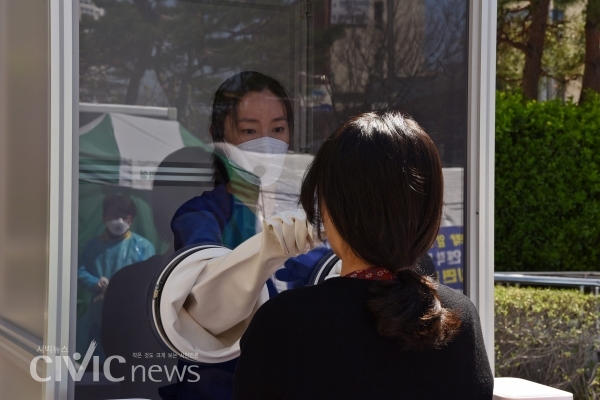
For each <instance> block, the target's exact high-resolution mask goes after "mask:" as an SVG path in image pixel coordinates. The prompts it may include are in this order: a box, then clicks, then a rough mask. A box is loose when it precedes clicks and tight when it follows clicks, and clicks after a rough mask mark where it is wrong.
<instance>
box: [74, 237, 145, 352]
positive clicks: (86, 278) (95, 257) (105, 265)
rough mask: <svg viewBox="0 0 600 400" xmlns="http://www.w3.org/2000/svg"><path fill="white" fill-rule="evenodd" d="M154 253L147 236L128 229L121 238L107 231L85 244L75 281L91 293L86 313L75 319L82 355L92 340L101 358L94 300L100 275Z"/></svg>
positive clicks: (99, 312)
mask: <svg viewBox="0 0 600 400" xmlns="http://www.w3.org/2000/svg"><path fill="white" fill-rule="evenodd" d="M154 254H155V249H154V246H153V245H152V243H150V242H149V241H148V239H146V238H144V237H142V236H140V235H138V234H135V233H133V232H131V231H129V232H127V233H126V234H125V235H124V236H123V237H122V238H118V239H111V238H110V237H109V236H108V235H107V234H106V233H105V234H103V235H100V236H98V237H96V238H94V239H92V240H90V241H89V243H88V244H87V245H86V246H85V249H84V250H83V253H82V255H81V257H80V260H79V268H78V273H77V280H78V283H79V285H80V286H81V287H82V288H83V289H85V290H87V291H89V292H90V293H91V294H92V301H91V303H90V304H89V307H88V309H87V310H86V312H85V313H84V314H83V315H82V316H81V318H79V319H78V321H77V344H76V349H77V352H79V353H80V354H81V355H82V356H84V355H85V354H86V352H87V349H88V346H89V345H90V342H91V341H92V340H96V342H97V343H98V348H97V349H96V352H95V353H94V354H95V355H100V356H101V361H102V360H103V359H104V354H103V353H104V352H103V351H102V346H101V345H100V323H101V320H102V303H103V302H102V301H101V300H100V301H93V298H94V297H96V296H97V295H98V294H99V293H100V291H99V290H98V289H97V287H96V285H97V284H98V280H99V279H100V278H101V277H105V278H107V279H108V280H109V281H110V279H111V278H112V276H113V275H114V274H115V273H116V272H117V271H118V270H120V269H121V268H123V267H125V266H127V265H131V264H133V263H136V262H139V261H144V260H146V259H148V258H150V257H151V256H153V255H154Z"/></svg>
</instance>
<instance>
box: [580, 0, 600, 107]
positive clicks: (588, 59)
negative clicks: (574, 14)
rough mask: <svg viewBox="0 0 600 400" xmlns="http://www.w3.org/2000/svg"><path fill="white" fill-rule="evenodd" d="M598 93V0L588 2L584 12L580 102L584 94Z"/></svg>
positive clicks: (599, 13)
mask: <svg viewBox="0 0 600 400" xmlns="http://www.w3.org/2000/svg"><path fill="white" fill-rule="evenodd" d="M588 90H593V91H594V92H596V93H600V0H588V2H587V7H586V10H585V67H584V71H583V81H582V83H581V97H580V101H585V98H586V92H587V91H588Z"/></svg>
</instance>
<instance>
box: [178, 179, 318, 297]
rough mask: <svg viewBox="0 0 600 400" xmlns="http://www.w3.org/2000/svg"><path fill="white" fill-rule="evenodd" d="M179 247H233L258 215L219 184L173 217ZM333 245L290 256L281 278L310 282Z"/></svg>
mask: <svg viewBox="0 0 600 400" xmlns="http://www.w3.org/2000/svg"><path fill="white" fill-rule="evenodd" d="M171 230H172V231H173V234H174V238H175V239H174V240H175V250H176V251H177V250H179V249H182V248H183V247H186V246H190V245H195V244H203V243H218V244H222V245H225V246H227V247H229V248H231V249H234V248H236V247H237V246H238V245H240V244H241V243H243V242H245V241H246V240H248V239H249V238H251V237H252V236H254V235H255V234H256V233H257V231H256V216H255V215H254V213H253V212H252V211H251V210H250V209H249V208H248V207H247V206H246V205H244V203H243V202H242V201H240V200H239V199H237V198H236V197H235V196H233V195H232V194H230V193H229V192H227V188H226V186H225V185H219V186H217V187H216V188H214V189H213V190H211V191H209V192H204V193H203V194H202V195H201V196H198V197H194V198H193V199H191V200H189V201H187V202H185V203H184V204H183V205H182V206H181V207H179V209H178V210H177V211H176V212H175V215H174V216H173V219H172V220H171ZM328 250H329V249H328V248H326V247H319V248H316V249H314V250H312V251H311V252H309V253H308V254H303V255H300V256H298V257H294V258H291V259H289V260H288V261H287V262H286V263H285V265H284V268H282V269H280V270H279V271H277V273H276V276H277V279H279V280H282V281H285V282H288V288H295V287H300V286H306V284H307V283H308V279H309V277H310V274H311V272H312V269H313V268H314V266H315V265H316V264H317V263H318V261H319V260H320V259H321V258H322V257H323V255H325V253H326V252H327V251H328ZM267 287H268V288H269V295H270V296H271V297H273V296H274V295H275V294H277V292H276V291H275V286H274V285H273V283H272V282H271V280H269V281H267Z"/></svg>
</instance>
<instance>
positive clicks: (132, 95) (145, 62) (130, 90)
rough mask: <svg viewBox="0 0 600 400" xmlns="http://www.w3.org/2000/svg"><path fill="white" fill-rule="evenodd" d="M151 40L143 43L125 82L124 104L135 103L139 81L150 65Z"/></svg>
mask: <svg viewBox="0 0 600 400" xmlns="http://www.w3.org/2000/svg"><path fill="white" fill-rule="evenodd" d="M152 48H153V44H152V42H147V43H144V45H143V46H142V48H141V49H140V52H139V57H138V59H137V61H136V63H135V67H134V69H133V71H132V72H131V76H130V77H129V83H128V84H127V93H126V94H125V104H136V103H137V98H138V92H139V91H140V82H141V81H142V78H143V77H144V74H145V73H146V70H147V69H149V68H150V66H151V65H152Z"/></svg>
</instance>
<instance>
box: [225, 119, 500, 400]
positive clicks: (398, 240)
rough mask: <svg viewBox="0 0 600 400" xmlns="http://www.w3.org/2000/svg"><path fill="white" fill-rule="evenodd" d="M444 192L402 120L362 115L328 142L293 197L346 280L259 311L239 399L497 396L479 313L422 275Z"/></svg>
mask: <svg viewBox="0 0 600 400" xmlns="http://www.w3.org/2000/svg"><path fill="white" fill-rule="evenodd" d="M443 188H444V185H443V175H442V168H441V160H440V157H439V154H438V152H437V150H436V148H435V145H434V143H433V141H432V140H431V138H430V137H429V136H428V135H427V134H426V133H425V132H424V131H423V129H422V128H421V127H420V126H419V125H418V124H417V123H416V122H415V121H413V120H411V119H409V118H406V117H404V116H402V115H401V114H400V113H397V112H372V113H365V114H361V115H359V116H357V117H354V118H352V119H351V120H350V121H348V122H347V123H346V124H344V125H343V126H342V127H340V128H339V129H338V130H337V131H336V132H335V133H334V134H333V135H332V136H331V137H330V138H328V139H327V140H326V141H325V142H324V144H323V146H322V147H321V148H320V149H319V151H318V152H317V155H316V156H315V159H314V161H313V163H312V164H311V166H310V168H309V170H308V172H307V174H306V175H305V177H304V181H303V183H302V189H301V194H300V201H301V204H302V208H303V209H304V211H305V212H306V216H307V221H308V222H310V223H311V224H313V225H316V232H318V234H319V237H321V234H320V232H321V229H320V228H321V225H322V226H323V227H324V229H325V236H326V238H327V240H328V241H329V243H330V245H331V248H332V249H333V251H334V252H335V254H336V255H337V256H338V257H339V258H340V259H341V260H342V267H341V276H340V277H336V278H331V279H328V280H326V281H325V282H323V283H321V284H319V285H315V286H309V287H302V288H297V289H294V290H288V291H285V292H283V293H280V294H279V295H277V296H275V297H273V298H271V299H270V300H268V301H267V302H266V303H264V304H263V305H262V306H261V308H260V309H258V311H257V312H256V314H255V315H254V317H253V319H252V321H251V322H250V324H249V326H248V328H247V329H246V331H245V333H244V334H243V336H242V338H241V342H240V348H241V355H240V357H239V361H238V364H237V368H236V371H235V374H234V389H233V398H234V399H412V400H418V399H423V400H429V399H438V400H443V399H448V400H454V399H464V400H466V399H471V400H484V399H485V400H491V399H492V396H493V393H492V392H493V384H494V378H493V375H492V372H491V368H490V364H489V360H488V359H487V355H486V351H485V347H484V343H483V337H482V333H481V325H480V321H479V317H478V314H477V310H476V308H475V306H474V305H473V303H471V301H470V300H469V298H467V297H466V296H464V295H463V294H460V293H458V292H456V291H454V290H452V289H450V288H448V287H446V286H443V285H439V284H437V283H436V282H435V281H434V280H433V279H432V278H431V277H429V276H426V275H422V274H420V273H418V272H417V268H418V261H419V259H420V258H421V257H422V256H423V255H424V254H425V253H426V252H427V250H428V249H429V248H430V247H431V245H432V243H433V241H434V240H435V238H436V235H437V232H438V230H439V226H440V221H441V217H442V205H443ZM273 349H277V351H273Z"/></svg>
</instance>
